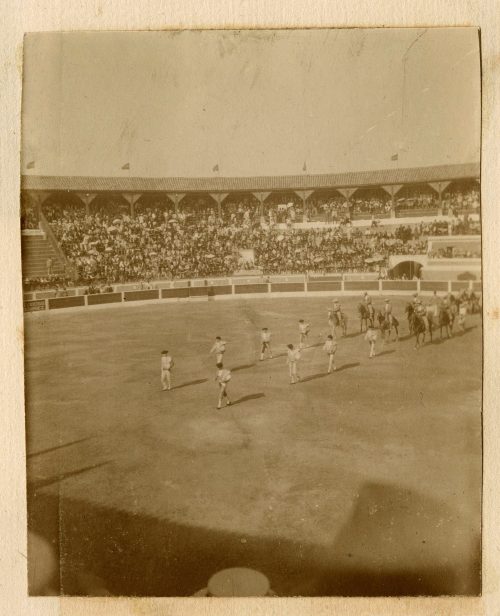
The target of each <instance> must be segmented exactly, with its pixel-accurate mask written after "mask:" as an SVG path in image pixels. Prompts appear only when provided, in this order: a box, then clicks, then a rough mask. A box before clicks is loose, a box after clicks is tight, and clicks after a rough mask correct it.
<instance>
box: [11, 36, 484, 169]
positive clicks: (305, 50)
mask: <svg viewBox="0 0 500 616" xmlns="http://www.w3.org/2000/svg"><path fill="white" fill-rule="evenodd" d="M23 70H24V87H23V116H22V135H23V152H22V172H23V173H25V174H36V175H89V176H120V175H124V176H128V175H130V176H143V177H163V176H177V177H200V176H217V175H220V176H256V175H259V176H260V175H289V174H290V175H293V174H299V173H305V172H307V173H311V174H313V173H338V172H344V171H362V170H374V169H386V168H397V167H414V166H415V167H417V166H428V165H442V164H452V163H467V162H474V161H478V160H479V148H480V70H479V39H478V33H477V30H476V29H473V28H439V29H438V28H434V29H433V28H431V29H376V30H363V29H345V30H284V31H276V30H274V31H240V32H233V31H225V32H222V31H198V32H193V31H191V32H190V31H183V32H138V33H137V32H135V33H116V32H114V33H64V34H60V33H49V34H47V33H40V34H30V35H27V36H26V38H25V47H24V69H23ZM396 154H397V160H391V158H392V157H394V155H396ZM126 164H128V166H129V167H130V168H129V169H122V167H123V166H124V165H126ZM214 168H215V170H214Z"/></svg>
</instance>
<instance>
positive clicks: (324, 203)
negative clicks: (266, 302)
mask: <svg viewBox="0 0 500 616" xmlns="http://www.w3.org/2000/svg"><path fill="white" fill-rule="evenodd" d="M406 193H407V194H406V196H405V197H401V198H399V199H397V200H396V201H395V208H396V209H397V210H405V209H408V210H411V209H418V210H421V209H423V210H425V209H429V208H434V209H435V208H437V207H438V198H437V196H436V194H435V193H425V192H424V193H423V192H421V191H420V192H419V191H415V193H411V192H408V190H406ZM113 205H114V207H113ZM137 207H139V206H137ZM392 207H393V203H392V200H391V199H390V197H389V196H388V195H387V196H383V195H382V193H380V194H378V195H377V196H365V197H363V198H360V197H356V194H355V195H354V196H352V197H351V199H350V200H347V199H345V198H342V197H338V196H323V197H322V196H314V195H312V196H310V197H309V198H308V199H307V207H306V208H304V203H303V201H302V200H301V199H299V198H298V197H297V195H295V194H292V193H290V194H288V195H285V198H284V196H283V195H280V194H276V195H271V196H270V197H269V198H268V199H267V200H266V201H265V202H264V207H263V210H262V212H261V210H260V207H259V204H258V202H257V200H256V199H255V197H253V196H245V197H242V198H241V199H237V200H231V198H230V199H229V200H226V201H225V202H224V204H223V207H222V212H223V216H224V217H225V218H227V217H229V218H236V219H238V222H239V223H241V222H242V221H241V218H242V217H243V216H244V217H245V218H246V219H247V220H248V221H256V220H261V216H262V218H263V221H264V222H266V223H267V224H270V225H273V224H277V223H289V224H293V223H294V222H309V221H318V220H320V221H321V220H322V221H325V222H335V221H339V222H345V221H347V220H349V219H350V218H351V217H352V216H360V215H365V216H375V217H377V216H380V217H387V216H388V215H389V214H390V212H391V209H392ZM172 208H173V206H172ZM442 208H443V210H444V212H446V213H448V212H450V213H452V214H453V213H455V212H462V211H463V210H464V209H467V210H468V211H470V212H476V211H478V210H479V190H478V189H470V190H467V191H450V192H449V193H445V195H444V197H443V200H442ZM49 209H50V208H49ZM206 209H207V202H206V200H205V199H204V198H198V199H196V200H194V201H191V202H188V203H187V204H184V203H183V205H182V208H181V210H182V211H184V212H185V213H186V214H193V213H195V212H198V211H200V210H206ZM208 209H209V208H208ZM104 210H107V212H108V213H109V212H110V211H113V214H114V215H119V214H120V208H119V207H118V206H116V204H106V206H104V205H102V204H101V206H100V207H97V208H95V207H94V208H93V210H92V212H93V213H94V214H96V213H98V212H99V211H101V212H103V211H104ZM38 224H39V221H38V216H37V212H36V208H34V207H33V206H32V205H30V204H29V202H26V201H24V200H23V202H22V204H21V228H23V229H34V228H37V227H38Z"/></svg>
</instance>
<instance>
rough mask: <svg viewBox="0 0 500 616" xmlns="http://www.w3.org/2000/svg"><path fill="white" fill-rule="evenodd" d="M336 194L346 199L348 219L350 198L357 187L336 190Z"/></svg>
mask: <svg viewBox="0 0 500 616" xmlns="http://www.w3.org/2000/svg"><path fill="white" fill-rule="evenodd" d="M337 190H338V192H339V193H340V194H341V195H342V196H343V197H344V198H345V199H346V201H347V203H348V204H349V218H350V217H351V197H352V196H353V194H354V193H355V192H356V191H357V190H358V186H353V187H352V188H337Z"/></svg>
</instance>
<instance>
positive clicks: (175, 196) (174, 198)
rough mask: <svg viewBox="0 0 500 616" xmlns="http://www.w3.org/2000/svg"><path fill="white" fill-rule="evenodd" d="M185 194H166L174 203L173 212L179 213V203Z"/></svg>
mask: <svg viewBox="0 0 500 616" xmlns="http://www.w3.org/2000/svg"><path fill="white" fill-rule="evenodd" d="M185 195H186V193H167V197H168V198H169V199H170V200H171V201H173V203H174V211H175V213H176V214H177V213H178V212H179V203H180V202H181V200H182V199H183V197H185Z"/></svg>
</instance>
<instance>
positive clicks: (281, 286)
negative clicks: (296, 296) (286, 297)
mask: <svg viewBox="0 0 500 616" xmlns="http://www.w3.org/2000/svg"><path fill="white" fill-rule="evenodd" d="M287 291H298V292H301V291H304V283H303V282H274V283H273V284H271V293H276V292H278V293H284V292H287Z"/></svg>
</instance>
